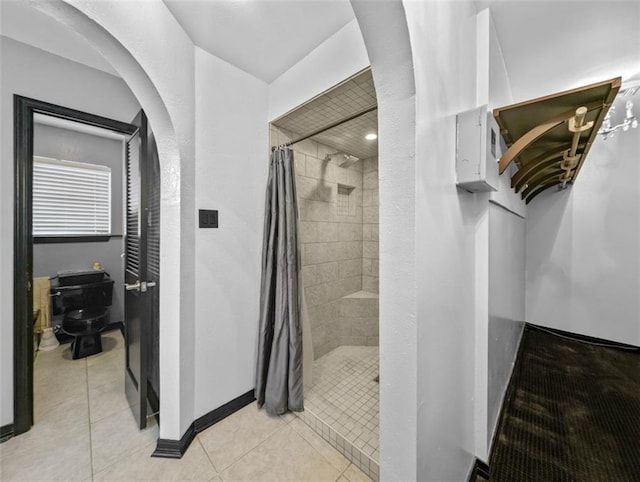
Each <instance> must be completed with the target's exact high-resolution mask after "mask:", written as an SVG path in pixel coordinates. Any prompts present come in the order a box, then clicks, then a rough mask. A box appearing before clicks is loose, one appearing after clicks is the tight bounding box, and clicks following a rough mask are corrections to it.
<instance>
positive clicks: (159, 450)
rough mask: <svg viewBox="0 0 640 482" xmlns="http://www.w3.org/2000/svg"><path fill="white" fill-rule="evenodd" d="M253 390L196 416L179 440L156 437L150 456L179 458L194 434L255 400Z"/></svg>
mask: <svg viewBox="0 0 640 482" xmlns="http://www.w3.org/2000/svg"><path fill="white" fill-rule="evenodd" d="M255 399H256V398H255V393H254V390H249V391H248V392H247V393H243V394H242V395H240V396H239V397H237V398H234V399H233V400H231V401H230V402H227V403H225V404H224V405H222V406H220V407H218V408H216V409H215V410H212V411H210V412H209V413H206V414H204V415H203V416H202V417H199V418H197V419H196V420H194V421H193V423H192V424H191V425H190V426H189V428H188V429H187V431H186V432H185V434H184V435H183V436H182V438H181V439H180V440H171V439H162V438H161V439H158V444H157V446H156V450H155V451H154V452H153V453H152V454H151V456H152V457H163V458H169V459H179V458H182V456H183V455H184V454H185V452H186V451H187V449H188V448H189V445H191V442H193V439H194V438H195V437H196V434H198V433H200V432H202V431H203V430H206V429H208V428H209V427H211V426H212V425H214V424H216V423H218V422H219V421H221V420H223V419H225V418H227V417H228V416H229V415H232V414H234V413H235V412H237V411H238V410H240V409H241V408H243V407H246V406H247V405H249V404H250V403H252V402H253V401H254V400H255Z"/></svg>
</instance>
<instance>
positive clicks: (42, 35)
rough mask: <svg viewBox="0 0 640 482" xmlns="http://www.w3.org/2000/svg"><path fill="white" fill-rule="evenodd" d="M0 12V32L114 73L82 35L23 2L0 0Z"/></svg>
mask: <svg viewBox="0 0 640 482" xmlns="http://www.w3.org/2000/svg"><path fill="white" fill-rule="evenodd" d="M0 12H1V15H0V35H3V36H5V37H9V38H12V39H14V40H17V41H18V42H22V43H25V44H28V45H31V46H33V47H36V48H39V49H41V50H45V51H47V52H49V53H52V54H55V55H58V56H60V57H65V58H67V59H69V60H73V61H75V62H78V63H81V64H84V65H88V66H89V67H93V68H94V69H98V70H102V71H103V72H107V73H109V74H112V75H118V73H117V72H116V71H115V70H114V68H113V67H112V66H111V64H110V63H109V62H107V61H106V60H105V58H104V57H103V56H102V55H101V54H100V53H98V51H97V50H95V49H94V48H93V47H92V46H91V45H89V43H88V42H87V41H86V39H85V38H84V37H82V36H80V35H79V34H77V33H76V32H74V31H72V30H69V29H68V28H67V27H65V26H63V25H62V24H61V23H59V22H58V21H56V20H54V19H53V18H51V17H49V16H48V15H46V14H44V13H42V12H40V11H38V10H36V9H35V8H33V7H30V6H29V5H27V4H26V3H25V2H18V1H7V0H0ZM118 76H119V75H118Z"/></svg>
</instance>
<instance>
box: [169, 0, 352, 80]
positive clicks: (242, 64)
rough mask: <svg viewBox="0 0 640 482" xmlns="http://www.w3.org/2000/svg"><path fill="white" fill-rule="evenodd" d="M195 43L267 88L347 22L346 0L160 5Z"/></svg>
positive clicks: (173, 1) (192, 0)
mask: <svg viewBox="0 0 640 482" xmlns="http://www.w3.org/2000/svg"><path fill="white" fill-rule="evenodd" d="M164 3H165V4H166V5H167V7H169V10H170V11H171V13H172V14H173V15H174V17H175V18H176V19H177V20H178V22H179V23H180V25H181V26H182V28H183V29H184V30H185V32H186V33H187V35H189V37H190V38H191V40H192V41H193V43H194V44H196V45H197V46H198V47H200V48H202V49H203V50H206V51H207V52H209V53H211V54H213V55H215V56H216V57H219V58H221V59H222V60H225V61H227V62H229V63H230V64H233V65H235V66H236V67H239V68H240V69H242V70H244V71H245V72H248V73H250V74H252V75H254V76H255V77H258V78H260V79H262V80H264V81H265V82H268V83H271V82H272V81H273V80H275V79H276V78H278V77H279V76H280V75H281V74H283V73H284V72H286V71H287V70H289V69H290V68H291V67H292V66H293V65H295V64H296V63H297V62H298V61H300V60H301V59H303V58H304V57H305V56H306V55H307V54H308V53H309V52H311V51H312V50H313V49H315V48H316V47H317V46H319V45H320V44H321V43H322V42H324V41H325V40H326V39H328V38H329V37H331V36H332V35H333V34H334V33H336V32H337V31H338V30H340V29H341V28H342V27H344V26H345V25H346V24H347V23H349V22H350V21H352V20H353V19H354V18H355V16H354V13H353V10H352V9H351V3H350V2H349V0H215V1H203V0H164Z"/></svg>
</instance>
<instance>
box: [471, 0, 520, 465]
mask: <svg viewBox="0 0 640 482" xmlns="http://www.w3.org/2000/svg"><path fill="white" fill-rule="evenodd" d="M476 27H477V31H476V40H477V42H476V53H477V60H476V102H477V104H478V105H483V104H487V105H488V106H489V111H491V110H493V109H494V108H496V107H501V106H505V105H508V104H511V103H512V102H513V97H512V93H511V84H510V80H509V75H508V72H507V70H506V67H505V64H504V59H503V57H502V50H501V46H500V42H499V40H498V36H497V34H496V30H495V27H494V25H493V20H492V18H491V13H490V10H489V9H484V10H482V11H480V12H479V13H478V15H477V18H476ZM496 169H497V167H496ZM511 175H512V173H511V172H510V170H508V171H507V172H505V173H504V174H503V175H501V176H499V178H498V181H499V185H498V191H496V192H491V193H489V194H488V196H487V195H484V196H483V197H485V198H486V199H488V200H490V203H489V204H488V205H487V204H485V207H484V208H483V214H482V216H481V217H480V219H479V222H478V225H477V230H476V260H475V261H476V320H475V388H474V392H475V393H474V432H475V434H474V439H475V443H474V445H475V454H476V456H477V457H479V458H480V459H483V460H486V459H487V458H488V455H489V449H490V444H491V438H492V436H493V432H494V430H495V427H496V423H497V414H498V412H499V410H500V407H501V404H502V400H503V397H504V393H505V390H506V388H507V384H508V382H509V378H510V375H511V371H512V368H513V364H514V362H515V357H516V355H517V350H518V346H519V343H520V337H521V333H522V329H523V326H524V324H523V321H524V311H525V293H524V289H525V288H524V221H523V219H524V217H525V216H526V212H527V210H526V205H525V203H524V202H523V201H522V200H521V199H520V195H519V194H516V193H515V192H514V191H513V189H511V183H510V180H511ZM485 202H486V201H485ZM500 206H502V207H500ZM520 231H522V232H521V233H520ZM507 240H508V243H509V244H507V245H505V242H506V241H507Z"/></svg>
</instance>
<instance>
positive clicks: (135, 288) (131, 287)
mask: <svg viewBox="0 0 640 482" xmlns="http://www.w3.org/2000/svg"><path fill="white" fill-rule="evenodd" d="M124 289H125V290H127V291H140V280H138V281H136V282H135V283H134V284H132V285H130V284H128V283H125V284H124Z"/></svg>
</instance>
